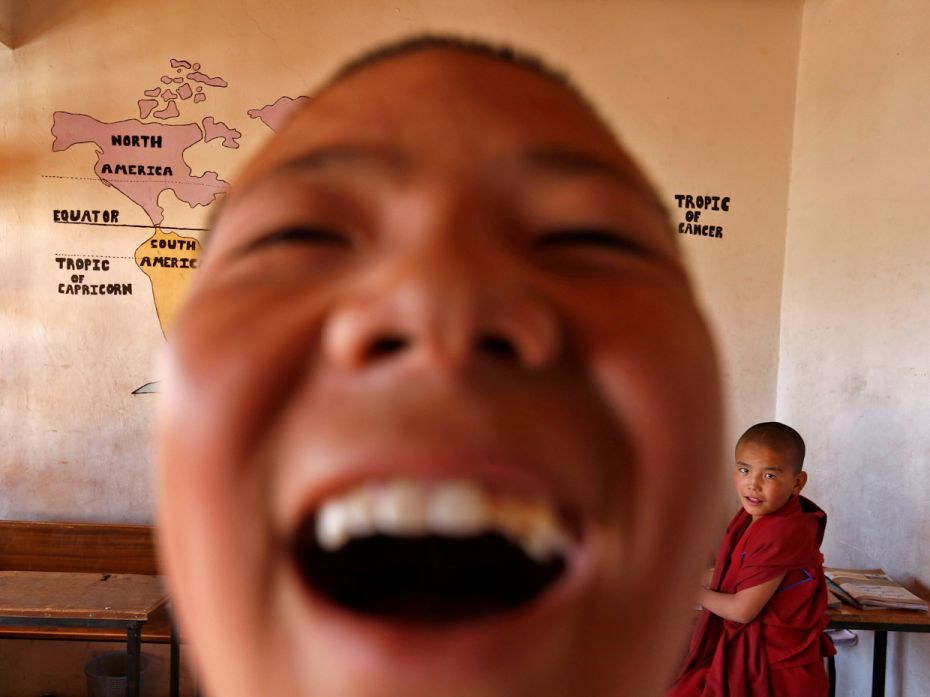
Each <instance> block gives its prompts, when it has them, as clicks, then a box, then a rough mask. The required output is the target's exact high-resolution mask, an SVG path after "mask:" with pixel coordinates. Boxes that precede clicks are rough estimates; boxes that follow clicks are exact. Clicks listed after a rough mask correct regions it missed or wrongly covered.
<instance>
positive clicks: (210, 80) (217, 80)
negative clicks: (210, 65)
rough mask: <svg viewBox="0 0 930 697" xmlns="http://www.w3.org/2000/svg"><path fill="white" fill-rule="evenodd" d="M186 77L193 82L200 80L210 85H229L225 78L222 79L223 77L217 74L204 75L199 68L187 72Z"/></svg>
mask: <svg viewBox="0 0 930 697" xmlns="http://www.w3.org/2000/svg"><path fill="white" fill-rule="evenodd" d="M187 79H188V80H193V81H194V82H202V83H203V84H205V85H210V86H211V87H228V86H229V83H228V82H226V80H224V79H223V78H221V77H219V76H217V77H210V76H209V75H204V74H203V73H202V72H200V71H199V70H198V71H196V72H193V73H188V74H187Z"/></svg>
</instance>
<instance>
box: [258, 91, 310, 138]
mask: <svg viewBox="0 0 930 697" xmlns="http://www.w3.org/2000/svg"><path fill="white" fill-rule="evenodd" d="M309 101H310V98H309V97H297V98H296V99H294V98H292V97H281V98H280V99H279V100H278V101H276V102H275V103H274V104H268V105H267V106H264V107H262V108H261V109H249V111H248V114H249V116H250V117H251V118H253V119H261V120H262V122H263V123H264V124H265V125H266V126H268V128H270V129H271V130H272V131H274V132H275V133H277V132H278V131H279V130H281V127H282V126H283V125H284V123H285V122H286V121H287V119H288V117H289V116H290V115H291V114H292V113H293V112H294V110H295V109H297V108H298V107H300V106H301V105H302V104H305V103H307V102H309Z"/></svg>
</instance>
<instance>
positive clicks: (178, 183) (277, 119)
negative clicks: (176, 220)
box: [51, 58, 307, 394]
mask: <svg viewBox="0 0 930 697" xmlns="http://www.w3.org/2000/svg"><path fill="white" fill-rule="evenodd" d="M170 66H171V70H170V71H168V73H167V74H164V75H162V76H161V77H160V80H159V82H160V84H158V85H156V86H154V87H152V88H150V89H145V90H143V91H142V96H141V97H140V99H139V100H138V101H137V103H136V107H137V109H138V118H129V119H125V120H120V121H112V122H106V121H101V120H99V119H96V118H94V117H93V116H90V115H87V114H74V113H70V112H67V111H56V112H54V114H53V116H52V129H51V132H52V135H53V136H54V139H53V141H52V150H53V151H54V152H61V151H65V150H68V149H69V148H71V147H73V146H75V145H78V144H91V145H94V146H95V152H96V155H97V159H96V162H95V163H94V168H93V171H94V174H95V176H96V178H97V179H98V180H99V181H100V182H101V183H102V184H103V185H105V186H108V187H112V188H114V189H115V190H116V191H119V192H120V193H121V194H123V195H124V196H125V197H126V198H127V199H128V200H130V201H131V202H132V203H134V204H136V205H137V206H139V207H140V208H141V209H142V210H143V211H144V212H145V214H146V216H147V218H148V219H149V220H150V221H151V224H152V232H151V234H150V236H149V237H148V238H147V239H145V240H144V241H143V242H142V243H141V244H140V245H139V246H138V247H137V248H136V250H135V253H134V255H133V259H134V262H135V264H136V266H137V267H138V269H139V270H140V271H141V272H142V273H144V274H145V275H146V277H147V278H148V281H149V283H150V285H151V288H152V298H153V302H154V307H155V311H156V313H157V316H158V321H159V325H160V327H161V331H162V333H163V334H164V335H165V336H166V337H167V336H168V333H169V332H170V329H171V326H172V323H173V321H174V318H175V316H176V315H177V312H178V309H179V308H180V305H181V302H182V300H183V297H184V291H185V288H186V287H187V285H188V283H189V282H190V279H191V276H192V275H193V273H194V271H195V270H196V268H197V263H198V259H199V256H200V251H201V243H200V240H199V238H198V237H195V236H187V235H182V234H179V233H178V232H176V231H175V230H181V229H182V228H172V227H170V226H167V225H166V224H165V220H164V215H165V211H164V208H162V206H161V205H159V198H160V197H161V196H162V194H164V193H165V192H166V191H170V192H172V193H173V194H174V196H175V197H176V198H177V199H178V200H179V201H182V202H184V203H187V204H188V205H189V206H191V207H192V208H194V207H197V206H209V205H211V204H212V203H213V202H214V201H215V200H216V199H217V197H219V196H220V195H222V194H224V193H225V192H226V190H227V189H228V186H229V184H228V182H226V181H224V180H223V179H221V178H220V176H219V174H218V173H217V172H212V171H204V172H203V173H202V174H196V173H194V171H193V170H192V168H191V166H190V165H189V164H188V162H187V160H186V159H185V153H186V152H187V151H188V150H189V149H190V148H193V147H195V146H198V145H200V144H206V143H212V142H214V141H217V142H219V144H220V145H221V146H222V147H225V148H230V149H234V150H235V149H238V148H239V139H240V138H241V137H242V134H241V132H240V131H239V130H237V129H235V128H232V127H230V126H229V125H227V124H225V123H223V122H221V121H218V120H216V118H214V117H213V116H206V117H205V118H203V119H201V120H200V122H199V123H197V122H191V123H175V122H176V121H177V120H179V119H180V118H181V117H182V109H183V107H184V106H185V104H187V103H191V104H199V103H202V102H204V101H206V100H207V99H208V94H209V93H211V92H213V91H214V90H217V89H223V88H226V87H227V86H228V82H227V81H226V80H225V79H224V78H222V77H219V76H211V75H209V74H207V73H206V72H204V71H202V70H201V66H200V64H199V63H195V62H191V61H187V60H184V59H174V58H173V59H171V60H170ZM305 100H307V97H298V98H291V97H280V98H279V99H277V100H276V101H274V102H272V103H270V104H268V105H266V106H264V107H262V108H256V109H250V110H248V112H247V115H248V116H249V117H250V118H253V119H258V120H260V121H261V122H262V123H263V124H264V125H266V126H267V127H268V128H269V129H271V130H272V131H277V130H279V128H280V127H281V126H282V125H283V123H284V122H285V121H286V120H287V117H288V116H289V114H290V113H291V112H292V111H293V110H294V109H295V108H297V107H298V106H299V105H300V104H301V102H303V101H305ZM179 104H180V105H181V106H179ZM185 230H186V229H185ZM157 384H158V383H157V382H148V383H145V384H144V385H142V386H141V387H139V388H137V389H135V390H133V394H144V393H150V392H157Z"/></svg>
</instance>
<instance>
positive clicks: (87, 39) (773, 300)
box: [0, 0, 801, 521]
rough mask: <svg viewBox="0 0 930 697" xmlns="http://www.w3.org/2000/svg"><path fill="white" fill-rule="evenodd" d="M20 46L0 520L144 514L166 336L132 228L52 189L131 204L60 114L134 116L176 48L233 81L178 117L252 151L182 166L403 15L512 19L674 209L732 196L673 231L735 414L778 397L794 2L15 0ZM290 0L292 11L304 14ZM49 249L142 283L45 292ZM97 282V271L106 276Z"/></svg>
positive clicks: (7, 267) (7, 147)
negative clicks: (71, 135) (71, 138)
mask: <svg viewBox="0 0 930 697" xmlns="http://www.w3.org/2000/svg"><path fill="white" fill-rule="evenodd" d="M13 7H14V8H16V10H17V12H18V14H15V15H14V19H15V22H16V24H15V25H14V32H13V34H14V38H13V41H12V43H13V45H14V46H15V49H13V50H8V49H6V48H4V47H2V46H0V99H2V100H3V102H2V104H3V114H4V118H3V126H2V128H3V136H4V137H3V141H2V144H0V148H2V150H0V156H2V159H3V162H4V167H3V174H2V175H0V177H2V178H0V183H2V186H3V187H4V191H8V192H9V195H5V196H3V197H0V264H2V267H0V290H2V296H0V297H2V300H0V303H2V305H0V308H2V313H0V329H2V331H3V336H4V345H3V353H2V378H0V379H2V380H3V390H2V392H0V400H2V402H0V404H2V407H3V409H2V417H0V418H2V422H0V427H2V429H3V432H4V433H6V434H9V436H8V437H6V438H4V439H2V441H0V516H3V517H7V518H58V519H62V518H64V519H68V518H71V519H94V520H100V519H102V520H112V521H146V520H149V519H150V517H151V499H150V494H149V478H150V474H149V462H150V446H149V442H148V430H149V426H150V421H151V416H152V406H153V404H154V402H155V400H157V395H141V396H140V395H132V394H131V392H132V390H134V389H135V388H137V387H139V386H140V385H141V384H142V383H144V382H147V381H149V380H154V379H156V378H157V370H156V368H155V367H154V362H153V355H154V354H155V353H156V352H157V350H158V349H159V347H160V346H161V345H162V344H163V342H164V339H163V337H162V334H161V331H160V327H159V324H158V321H157V318H156V316H155V312H154V307H153V300H152V294H151V291H150V290H149V289H148V279H147V277H146V276H144V275H143V274H142V273H141V271H140V270H139V268H137V267H136V266H135V264H134V261H133V259H132V257H133V253H134V250H135V249H136V247H137V246H138V245H139V244H140V243H141V242H143V241H144V240H145V239H146V236H147V235H148V234H149V233H148V232H146V231H145V230H142V229H131V228H124V229H119V228H103V227H90V226H63V225H55V224H52V210H53V209H54V208H57V207H72V208H105V207H112V208H117V209H119V210H120V211H121V218H120V221H121V222H130V223H134V224H143V225H144V224H150V223H149V221H148V220H147V218H146V217H145V214H144V212H143V211H142V209H141V208H140V207H139V206H137V205H136V204H134V203H132V202H131V201H129V199H127V198H126V197H124V196H123V195H122V194H121V193H119V192H118V191H116V190H115V189H113V188H109V187H105V186H104V185H103V184H102V183H101V182H100V181H98V180H97V179H96V178H95V176H94V174H93V171H92V168H93V165H94V161H95V159H96V156H95V155H94V146H93V145H90V144H87V145H75V146H72V147H71V148H69V149H68V150H66V151H63V152H55V153H53V152H52V150H51V142H52V136H51V133H50V129H51V126H52V114H53V112H54V111H55V110H64V111H69V112H72V113H76V114H88V115H91V116H93V117H95V118H97V119H99V120H101V121H117V120H122V119H128V118H134V117H137V116H138V112H137V109H136V106H135V105H136V100H137V99H139V98H140V97H141V96H142V94H141V92H142V90H144V89H148V88H150V87H151V86H152V85H153V84H156V85H157V84H158V82H157V81H158V77H159V76H160V75H161V74H163V73H164V72H165V71H166V67H167V64H168V61H169V59H171V58H181V57H185V58H189V59H191V60H197V61H200V62H201V63H202V65H203V67H204V70H205V71H207V72H209V73H210V74H219V75H222V76H224V77H225V78H226V79H227V80H228V81H229V87H228V88H225V89H223V90H218V89H216V90H213V92H211V95H210V98H209V99H208V101H207V102H205V103H204V104H202V105H198V106H197V107H196V108H194V107H192V106H191V105H190V104H186V105H185V107H184V108H185V109H186V111H184V112H183V116H184V119H185V120H188V121H198V122H199V121H200V120H201V119H202V118H203V116H205V115H213V116H214V117H215V118H216V119H217V120H220V121H223V122H225V123H227V124H229V125H230V126H233V127H235V128H237V129H239V130H240V131H241V132H242V134H243V136H242V138H241V141H240V142H241V145H242V147H241V148H239V149H238V150H230V149H228V148H223V147H220V146H219V145H218V144H217V143H218V141H215V142H213V143H211V144H199V145H197V146H195V147H193V148H191V149H190V150H189V151H188V153H187V154H186V155H185V158H186V160H187V161H188V162H189V163H190V164H191V165H192V166H193V167H194V171H195V172H198V173H199V172H202V171H203V170H205V169H212V170H215V171H217V172H218V173H219V175H220V177H222V178H223V179H227V180H228V179H230V178H232V177H234V176H235V171H236V169H237V168H238V167H239V166H241V164H242V162H243V161H244V160H245V158H246V156H247V155H248V153H250V152H252V151H254V150H255V148H256V147H257V146H258V145H259V144H260V143H261V142H262V141H263V140H264V139H265V138H266V137H267V135H268V134H269V131H268V130H267V129H266V128H265V127H264V126H263V125H261V124H260V123H259V122H258V121H256V120H253V119H249V118H247V117H246V115H245V112H246V110H247V109H251V108H255V107H261V106H263V105H265V104H267V103H269V102H272V101H274V100H275V99H277V98H278V97H279V96H281V95H285V94H287V95H296V94H299V93H301V92H305V91H308V90H311V89H312V88H313V86H314V85H315V84H318V82H319V81H320V79H321V78H322V76H324V75H325V74H326V73H327V71H329V70H330V69H331V68H332V67H333V66H334V65H336V64H337V63H338V62H339V61H341V60H342V59H343V58H344V57H346V56H349V55H351V54H354V53H356V52H357V51H358V50H360V49H361V48H362V47H366V46H369V45H371V44H373V43H377V42H380V41H383V40H384V39H386V38H388V37H395V36H398V35H402V34H407V33H411V32H417V31H423V30H426V29H431V30H452V31H457V32H463V33H475V34H479V35H483V36H487V37H490V38H502V39H503V38H507V39H512V40H514V41H515V42H516V43H518V44H520V45H523V46H525V47H527V48H529V49H530V50H534V51H538V52H539V53H541V54H543V55H546V56H551V57H552V58H553V60H555V61H556V62H557V63H559V64H562V65H564V66H565V67H566V68H567V69H568V70H569V72H571V73H572V74H573V75H575V76H576V77H577V79H578V80H579V82H580V83H581V85H582V87H583V88H585V89H587V90H588V91H590V92H591V93H592V94H593V95H594V96H595V98H596V101H597V102H598V103H599V105H600V106H601V108H602V110H603V112H604V113H605V115H606V116H607V117H608V118H609V120H610V121H611V122H612V123H613V124H615V126H616V128H617V131H618V132H619V133H620V134H621V137H622V138H623V139H624V140H625V141H627V142H628V143H630V145H631V147H632V149H633V150H634V151H635V153H636V154H638V155H639V156H640V157H641V158H642V159H643V160H644V161H645V162H647V163H649V165H650V169H651V170H652V171H653V173H654V176H655V178H656V180H657V182H658V183H659V185H660V187H661V188H662V190H663V198H664V200H665V201H666V202H667V204H668V205H669V207H670V208H672V209H673V210H672V214H673V217H674V218H675V220H676V222H677V221H678V220H683V213H684V211H680V210H677V209H676V208H674V207H675V205H676V200H675V198H674V195H675V194H677V193H683V194H693V195H697V194H712V195H721V196H730V197H731V201H732V203H731V209H730V211H729V212H727V213H724V212H722V211H717V212H713V211H711V212H707V213H705V214H704V216H703V218H702V220H701V222H704V223H711V224H718V225H721V226H722V227H723V231H724V236H723V238H722V239H710V238H706V237H700V236H697V237H695V236H690V235H685V236H681V237H680V241H681V244H682V247H683V249H684V251H685V253H686V254H687V256H688V257H690V258H691V260H692V261H693V269H694V273H695V276H696V278H697V281H698V284H699V287H700V290H701V293H702V296H703V297H704V299H705V301H706V304H707V306H708V309H709V312H710V314H711V316H712V320H713V322H714V324H715V326H716V327H717V329H718V334H719V337H720V344H721V349H722V352H723V354H724V355H725V361H724V370H725V374H726V377H727V380H728V385H729V386H730V392H731V396H732V400H731V403H732V406H733V411H734V413H735V414H737V415H738V419H734V421H735V422H737V423H736V426H734V429H735V428H738V427H740V426H742V425H743V424H745V423H746V422H750V421H753V420H757V419H759V418H764V417H768V416H770V415H771V414H772V412H773V410H774V405H775V380H776V369H777V357H778V353H777V352H778V313H779V302H780V291H781V276H782V270H781V259H782V256H783V244H784V234H783V231H784V227H785V201H786V200H787V181H788V171H789V162H790V138H791V121H792V117H793V109H794V80H795V74H796V59H797V44H798V29H799V26H800V18H801V5H800V3H798V2H784V1H783V0H772V1H770V2H762V1H759V2H752V3H742V2H734V1H732V0H707V1H705V2H699V3H695V2H691V1H689V0H678V1H669V2H662V3H657V2H652V1H650V0H640V1H636V2H603V1H599V0H587V1H585V2H572V3H567V2H563V1H562V0H533V1H529V0H510V1H507V2H502V1H500V0H493V1H492V0H476V1H473V2H461V1H459V0H442V1H439V0H430V1H429V2H425V1H424V2H416V1H407V2H396V3H395V2H391V3H388V2H383V1H381V0H367V1H366V0H354V1H352V2H346V1H344V0H338V1H336V0H317V1H316V2H300V3H298V2H282V1H277V2H266V1H264V0H263V1H262V2H241V3H232V4H231V3H227V2H220V1H219V0H204V1H203V2H197V3H189V2H181V1H180V0H165V1H164V2H160V3H158V9H157V11H154V10H153V6H152V5H151V4H150V3H134V2H117V1H115V0H114V1H111V2H107V1H105V0H87V1H84V2H77V1H66V2H51V1H49V0H45V1H41V2H32V3H13ZM297 8H300V9H297ZM159 203H160V204H161V205H162V206H164V207H165V222H166V223H167V224H170V225H177V226H187V227H198V226H202V225H203V223H204V220H205V209H204V208H203V207H200V208H197V209H193V208H191V207H189V206H188V205H186V204H184V203H181V202H179V201H177V200H176V199H175V198H174V197H173V194H172V193H170V192H168V193H164V194H162V196H161V198H160V199H159ZM57 254H77V255H80V254H93V255H99V256H105V257H109V258H110V259H111V261H112V265H113V267H112V270H111V271H110V272H109V273H108V275H107V276H106V279H107V280H116V281H120V282H131V283H133V287H134V293H133V295H132V296H131V297H122V298H113V297H98V298H74V297H70V296H63V295H60V294H58V293H57V291H56V289H57V284H58V283H59V282H61V281H63V280H67V277H68V276H69V274H67V273H66V272H63V271H62V270H61V269H59V268H57V266H56V263H55V260H54V257H55V255H57ZM97 278H98V279H99V278H102V277H101V276H100V275H98V276H97Z"/></svg>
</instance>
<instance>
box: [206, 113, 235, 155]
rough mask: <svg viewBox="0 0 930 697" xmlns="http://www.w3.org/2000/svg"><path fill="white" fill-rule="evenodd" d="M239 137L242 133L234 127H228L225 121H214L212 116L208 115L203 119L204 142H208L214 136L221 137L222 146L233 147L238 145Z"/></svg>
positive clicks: (214, 137)
mask: <svg viewBox="0 0 930 697" xmlns="http://www.w3.org/2000/svg"><path fill="white" fill-rule="evenodd" d="M241 137H242V133H240V132H239V131H237V130H236V129H235V128H230V127H229V126H227V125H226V124H225V123H222V122H220V121H214V120H213V117H212V116H208V117H207V118H205V119H204V120H203V142H204V143H209V142H210V141H211V140H214V139H216V138H222V139H223V147H224V148H234V149H235V148H238V147H239V143H238V142H237V141H238V140H239V138H241Z"/></svg>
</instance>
